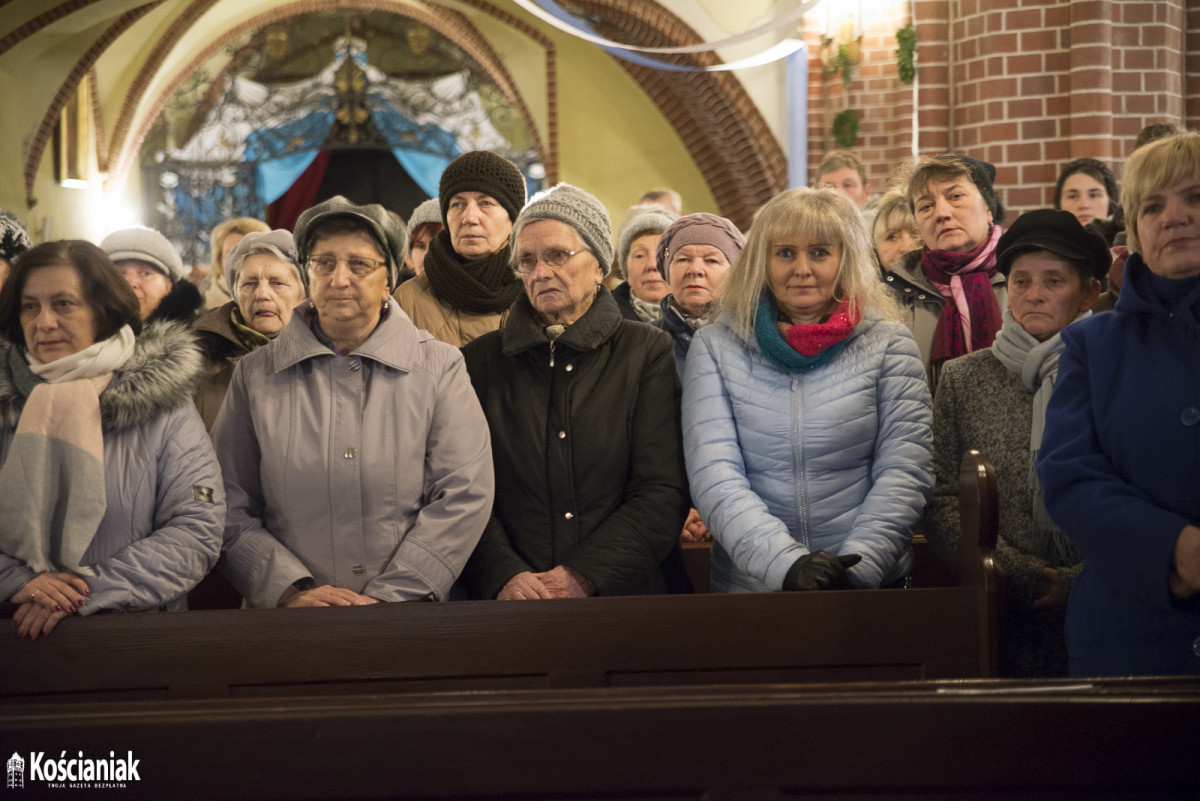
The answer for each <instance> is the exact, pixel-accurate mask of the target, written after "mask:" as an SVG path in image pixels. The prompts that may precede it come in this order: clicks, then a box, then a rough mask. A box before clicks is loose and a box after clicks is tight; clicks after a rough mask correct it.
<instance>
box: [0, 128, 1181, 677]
mask: <svg viewBox="0 0 1200 801" xmlns="http://www.w3.org/2000/svg"><path fill="white" fill-rule="evenodd" d="M1153 133H1154V136H1156V137H1157V138H1154V137H1152V136H1148V137H1147V138H1148V139H1149V140H1150V141H1147V142H1144V143H1143V142H1140V143H1139V147H1138V149H1137V150H1136V151H1135V152H1134V154H1133V156H1132V157H1131V158H1130V159H1129V161H1128V162H1127V163H1126V164H1125V165H1124V169H1123V170H1122V185H1121V188H1120V189H1119V190H1118V187H1117V181H1116V178H1115V176H1114V173H1113V171H1112V170H1111V169H1110V168H1109V166H1107V165H1105V164H1104V163H1103V162H1101V161H1098V160H1096V159H1089V158H1082V159H1076V160H1074V161H1072V162H1070V163H1069V164H1067V165H1066V166H1065V167H1064V168H1063V170H1062V172H1061V174H1060V176H1059V179H1058V181H1057V184H1056V186H1055V192H1054V203H1053V208H1048V209H1039V210H1034V211H1027V212H1025V213H1023V214H1021V215H1019V216H1016V218H1015V220H1010V221H1009V222H1010V224H1009V226H1008V227H1007V229H1006V228H1005V223H1006V217H1007V215H1006V210H1005V208H1004V203H1003V200H1002V194H1003V190H1004V187H1002V186H997V185H996V176H997V173H996V169H995V168H994V167H993V166H992V165H991V164H988V163H986V162H984V161H981V160H979V159H976V158H972V157H970V156H966V155H962V154H954V153H949V154H942V155H937V156H926V157H923V158H922V159H920V160H918V161H916V162H915V163H913V164H910V165H905V166H904V167H903V169H901V170H898V171H897V172H896V173H895V174H894V175H893V177H892V179H891V180H890V182H889V184H890V185H889V187H888V189H887V191H885V192H883V193H882V194H881V195H880V196H878V197H875V196H873V195H872V192H871V184H870V182H869V181H868V180H867V175H866V172H865V170H864V169H863V166H862V164H861V163H860V162H859V161H858V159H857V158H855V156H854V155H853V154H852V153H850V152H847V151H836V152H833V153H830V154H828V156H827V157H826V158H825V160H824V161H823V163H822V164H821V166H820V167H819V168H818V170H817V172H816V179H815V181H814V188H801V189H792V190H788V191H785V192H783V193H781V194H779V195H778V196H776V197H775V198H773V199H771V200H770V201H768V202H767V203H766V204H764V205H763V207H762V208H761V209H759V210H758V212H757V214H756V215H755V218H754V220H753V223H752V224H751V225H750V226H749V228H748V229H747V230H746V231H744V232H743V231H742V230H739V228H738V227H737V226H736V225H734V223H733V222H732V221H730V220H728V219H726V218H724V217H721V216H719V215H716V214H712V213H707V212H694V213H689V214H683V213H682V212H683V209H682V201H681V199H680V198H679V196H678V194H677V193H674V192H672V191H670V190H668V189H663V188H660V189H655V190H652V191H650V192H647V193H646V194H645V195H643V196H642V197H641V198H639V202H638V204H637V205H634V206H632V207H630V208H629V210H628V211H627V212H626V213H625V215H624V217H623V219H622V220H621V221H620V223H619V225H617V226H616V227H615V229H614V226H613V224H612V219H611V218H610V216H609V212H608V210H607V209H606V208H605V206H604V204H602V203H601V202H600V201H599V200H598V199H597V198H596V197H595V196H593V195H592V194H590V193H589V192H587V191H586V190H585V189H582V188H579V187H576V186H572V185H569V184H559V185H557V186H554V187H551V188H549V189H546V190H544V191H541V192H538V193H537V194H534V195H533V196H532V197H528V196H527V189H526V181H525V178H524V176H522V174H521V173H520V171H519V170H518V169H517V168H516V167H515V166H514V165H513V164H512V163H510V162H509V161H507V160H506V159H504V158H502V157H501V156H499V155H497V154H495V153H490V152H486V151H476V152H470V153H467V154H464V155H462V156H460V157H458V158H457V159H455V160H454V161H453V162H451V163H450V165H449V166H448V167H447V168H446V170H445V171H444V173H443V174H442V176H441V179H440V183H439V189H438V196H437V197H436V198H431V199H429V200H426V201H425V202H423V203H421V204H419V205H418V206H417V207H416V208H415V209H414V210H413V211H412V213H411V216H410V217H409V218H408V220H407V224H406V223H405V221H404V220H403V219H402V218H401V217H400V216H399V215H398V214H396V213H394V212H392V211H389V210H388V209H385V208H383V207H382V206H379V205H370V204H366V205H364V204H359V203H355V202H352V201H351V200H348V199H346V198H344V197H333V198H330V199H327V200H324V201H322V202H320V203H318V204H317V205H315V206H314V207H312V208H311V209H309V210H308V211H306V212H304V214H302V215H301V216H300V218H299V220H298V221H297V223H296V225H295V230H294V231H287V230H282V229H280V230H271V229H270V228H269V227H268V226H267V225H266V224H265V223H262V222H261V221H258V220H254V219H250V218H237V219H231V220H229V221H226V222H225V223H222V224H221V225H220V226H218V227H217V229H216V230H214V231H213V232H212V236H211V238H210V244H211V248H212V261H211V265H210V266H209V268H208V269H207V270H206V271H205V272H206V273H207V275H206V277H204V279H203V283H202V284H200V285H197V284H198V283H200V282H199V281H198V280H197V278H198V276H197V275H195V274H188V273H187V271H186V269H185V267H184V265H183V263H182V261H181V259H180V257H179V254H178V251H177V250H176V249H175V248H174V247H173V246H172V244H171V243H170V241H168V240H167V239H166V238H165V237H164V236H162V235H161V234H159V233H158V232H156V231H154V230H151V229H148V228H141V227H137V228H129V229H123V230H119V231H115V232H113V233H111V234H109V235H108V236H107V237H105V239H104V240H103V241H101V242H100V243H99V246H97V245H93V244H91V243H88V242H84V241H80V240H65V241H57V242H46V243H42V244H39V245H37V246H33V245H32V242H31V241H30V237H29V235H28V232H27V231H25V229H24V228H23V226H21V224H20V222H19V220H17V219H16V218H15V217H13V216H12V215H10V214H7V213H0V280H2V281H3V284H2V285H0V337H2V341H0V519H2V520H3V521H4V525H0V601H3V602H5V606H6V608H7V614H9V615H10V616H11V617H12V620H13V623H14V625H15V626H16V627H17V631H18V632H19V634H20V635H21V636H24V637H27V638H29V639H37V638H38V637H42V636H46V635H49V634H50V633H51V632H53V630H54V628H55V626H56V625H57V623H58V622H59V621H60V620H62V619H63V618H64V617H66V616H68V615H75V614H78V615H88V614H92V613H96V612H105V611H115V610H125V611H138V610H151V609H164V610H174V609H183V608H186V605H187V596H188V593H189V591H191V590H192V589H193V588H194V587H196V585H197V584H199V583H200V582H201V581H202V580H204V579H205V578H206V577H207V576H210V574H211V575H220V576H223V577H224V579H225V580H227V581H228V582H229V583H230V584H231V585H232V587H233V588H234V589H235V590H236V593H237V596H238V597H239V600H240V602H241V603H242V604H244V605H246V606H249V607H259V608H261V607H280V606H355V605H365V604H374V603H381V602H400V601H446V600H453V599H466V598H472V599H498V600H513V601H526V600H544V599H555V598H584V597H588V596H593V595H635V594H656V593H681V592H689V591H691V585H690V583H689V581H688V577H687V574H686V572H685V571H684V569H683V562H682V559H681V550H680V549H681V542H692V541H701V540H709V539H711V540H712V542H713V545H712V559H711V564H712V577H711V579H712V580H711V585H712V589H713V591H715V592H770V591H819V590H826V589H876V588H904V587H906V586H910V585H911V576H912V571H913V549H912V542H913V538H914V536H915V535H923V536H924V537H926V538H927V539H928V541H929V543H930V545H931V546H932V549H933V550H934V552H935V553H937V555H938V556H940V557H941V558H943V559H944V560H945V561H946V562H947V563H948V564H949V565H953V564H954V563H955V551H956V548H957V543H958V539H959V534H960V521H959V517H958V514H959V513H958V503H957V476H958V466H959V462H960V460H961V458H962V455H963V453H964V452H965V451H966V450H968V449H976V450H979V451H981V452H982V453H983V454H984V456H986V457H987V458H988V459H989V460H990V461H991V462H992V463H993V465H994V466H995V469H996V475H997V480H998V484H999V491H1000V508H999V513H1000V543H999V547H998V551H997V559H998V562H999V565H1000V568H1001V570H1002V573H1003V575H1004V579H1005V581H1004V588H1005V597H1004V601H1005V614H1004V617H1003V621H1004V625H1003V640H1002V644H1003V648H1002V650H1001V659H1002V671H1003V673H1004V674H1005V675H1011V676H1053V675H1065V674H1067V673H1071V674H1073V675H1081V676H1082V675H1125V674H1154V673H1200V134H1196V133H1187V132H1182V131H1178V130H1174V129H1166V130H1158V131H1157V132H1153ZM610 287H611V288H610Z"/></svg>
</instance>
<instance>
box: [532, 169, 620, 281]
mask: <svg viewBox="0 0 1200 801" xmlns="http://www.w3.org/2000/svg"><path fill="white" fill-rule="evenodd" d="M536 220H558V221H559V222H561V223H565V224H567V225H569V226H571V228H573V229H574V230H575V233H577V234H579V238H580V239H582V240H583V243H584V245H586V246H587V249H588V250H589V251H591V252H592V255H593V256H595V257H596V259H597V260H598V261H599V262H600V269H601V270H602V271H603V272H604V274H605V275H608V273H609V270H610V269H611V268H612V260H613V246H612V221H611V220H610V219H609V216H608V209H606V208H605V207H604V204H603V203H601V202H600V201H599V200H597V199H596V198H595V197H593V196H592V195H590V194H588V193H587V192H585V191H583V190H582V189H580V188H579V187H577V186H571V185H570V184H558V185H557V186H553V187H551V188H549V189H546V190H544V191H542V192H538V193H537V194H536V195H534V196H533V197H532V198H530V199H529V203H528V204H527V205H526V206H525V208H523V209H521V213H520V214H519V215H517V221H516V222H515V223H513V230H512V243H513V247H512V252H513V258H514V259H515V258H516V253H517V250H516V242H517V236H518V235H519V234H520V233H521V229H522V228H524V227H525V226H526V225H528V224H529V223H531V222H534V221H536Z"/></svg>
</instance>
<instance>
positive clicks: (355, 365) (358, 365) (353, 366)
mask: <svg viewBox="0 0 1200 801" xmlns="http://www.w3.org/2000/svg"><path fill="white" fill-rule="evenodd" d="M361 369H362V362H360V361H358V360H357V359H355V360H354V361H352V362H350V372H352V373H357V372H358V371H359V370H361Z"/></svg>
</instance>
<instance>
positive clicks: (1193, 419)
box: [1179, 406, 1200, 428]
mask: <svg viewBox="0 0 1200 801" xmlns="http://www.w3.org/2000/svg"><path fill="white" fill-rule="evenodd" d="M1179 422H1181V423H1183V424H1184V425H1185V426H1188V427H1189V428H1190V427H1191V426H1194V425H1196V423H1200V409H1197V408H1196V407H1195V406H1189V407H1187V408H1186V409H1184V410H1183V414H1181V415H1179Z"/></svg>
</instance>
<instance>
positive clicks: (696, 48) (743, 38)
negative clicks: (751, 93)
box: [515, 0, 820, 68]
mask: <svg viewBox="0 0 1200 801" xmlns="http://www.w3.org/2000/svg"><path fill="white" fill-rule="evenodd" d="M515 2H516V4H517V5H518V6H521V7H522V8H524V10H526V11H528V12H529V13H530V14H533V16H534V17H536V18H538V19H540V20H542V22H544V23H546V24H547V25H553V26H554V28H557V29H558V30H560V31H563V32H565V34H570V35H571V36H575V37H577V38H581V40H584V41H587V42H592V43H593V44H598V46H600V47H610V48H614V49H618V50H631V52H635V53H659V54H667V55H670V54H680V53H708V52H710V50H715V49H718V48H722V47H731V46H733V44H742V43H743V42H749V41H751V40H755V38H758V37H760V36H762V35H764V34H769V32H772V31H774V30H776V29H779V28H782V26H784V25H790V24H792V23H796V22H798V20H799V19H800V18H803V17H804V14H806V13H808V12H809V11H810V10H811V8H812V7H814V6H816V5H817V2H820V0H805V2H803V4H800V6H799V7H798V8H796V10H793V11H791V12H788V13H786V14H784V16H782V17H780V18H779V19H774V20H772V22H769V23H764V24H763V25H760V26H758V28H752V29H750V30H748V31H745V32H743V34H738V35H737V36H731V37H728V38H724V40H719V41H716V42H702V43H700V44H684V46H679V47H637V46H635V44H622V43H620V42H613V41H612V40H607V38H605V37H602V36H596V35H595V34H592V32H589V31H586V30H583V29H581V28H577V26H575V25H571V24H570V23H566V22H564V20H562V19H559V18H558V17H556V16H553V14H552V13H550V12H548V11H546V10H545V8H542V7H541V6H539V5H538V4H536V2H534V1H533V0H515ZM793 41H794V40H785V41H784V42H780V43H779V44H776V46H775V47H773V48H770V49H768V50H764V52H763V53H760V54H758V55H756V56H751V58H750V59H745V61H748V62H750V61H754V62H755V64H748V65H746V66H756V65H757V64H767V61H761V59H762V56H763V55H764V54H766V53H770V52H773V50H775V49H776V48H779V47H780V46H781V44H785V42H793ZM799 44H800V46H802V47H803V42H800V43H799ZM796 49H798V48H794V47H793V48H792V49H790V50H788V53H794V52H796ZM784 55H787V54H784ZM779 58H782V56H781V55H775V56H774V59H772V60H775V59H779ZM725 66H727V65H722V67H725ZM713 68H716V67H713Z"/></svg>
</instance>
